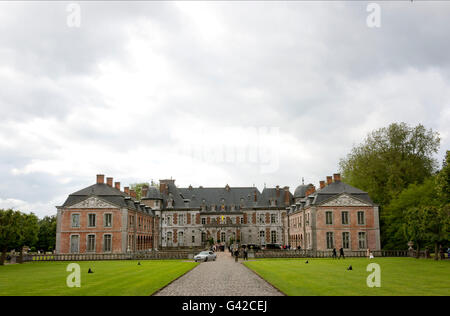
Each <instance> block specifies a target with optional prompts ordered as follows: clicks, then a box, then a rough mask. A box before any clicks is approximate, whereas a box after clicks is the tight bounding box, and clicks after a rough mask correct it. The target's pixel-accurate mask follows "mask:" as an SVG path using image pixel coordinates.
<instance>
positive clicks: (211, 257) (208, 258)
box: [194, 251, 217, 262]
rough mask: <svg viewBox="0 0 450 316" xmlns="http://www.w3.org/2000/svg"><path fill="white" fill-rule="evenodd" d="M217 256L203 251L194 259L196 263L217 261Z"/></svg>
mask: <svg viewBox="0 0 450 316" xmlns="http://www.w3.org/2000/svg"><path fill="white" fill-rule="evenodd" d="M216 258H217V255H216V254H215V253H214V252H212V251H202V252H200V253H199V254H198V255H196V256H195V257H194V260H195V262H198V261H205V262H206V261H216Z"/></svg>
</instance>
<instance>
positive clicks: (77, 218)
mask: <svg viewBox="0 0 450 316" xmlns="http://www.w3.org/2000/svg"><path fill="white" fill-rule="evenodd" d="M72 227H80V214H72Z"/></svg>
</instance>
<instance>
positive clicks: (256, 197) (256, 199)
mask: <svg viewBox="0 0 450 316" xmlns="http://www.w3.org/2000/svg"><path fill="white" fill-rule="evenodd" d="M254 196H255V202H257V201H258V196H257V195H256V190H255V192H254Z"/></svg>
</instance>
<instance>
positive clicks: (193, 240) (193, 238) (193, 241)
mask: <svg viewBox="0 0 450 316" xmlns="http://www.w3.org/2000/svg"><path fill="white" fill-rule="evenodd" d="M192 243H193V244H194V243H195V236H194V235H192Z"/></svg>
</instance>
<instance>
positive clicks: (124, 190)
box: [123, 187, 130, 195]
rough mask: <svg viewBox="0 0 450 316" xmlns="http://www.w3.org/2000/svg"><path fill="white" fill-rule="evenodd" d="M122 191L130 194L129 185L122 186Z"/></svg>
mask: <svg viewBox="0 0 450 316" xmlns="http://www.w3.org/2000/svg"><path fill="white" fill-rule="evenodd" d="M123 192H125V194H127V195H130V187H124V188H123Z"/></svg>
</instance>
